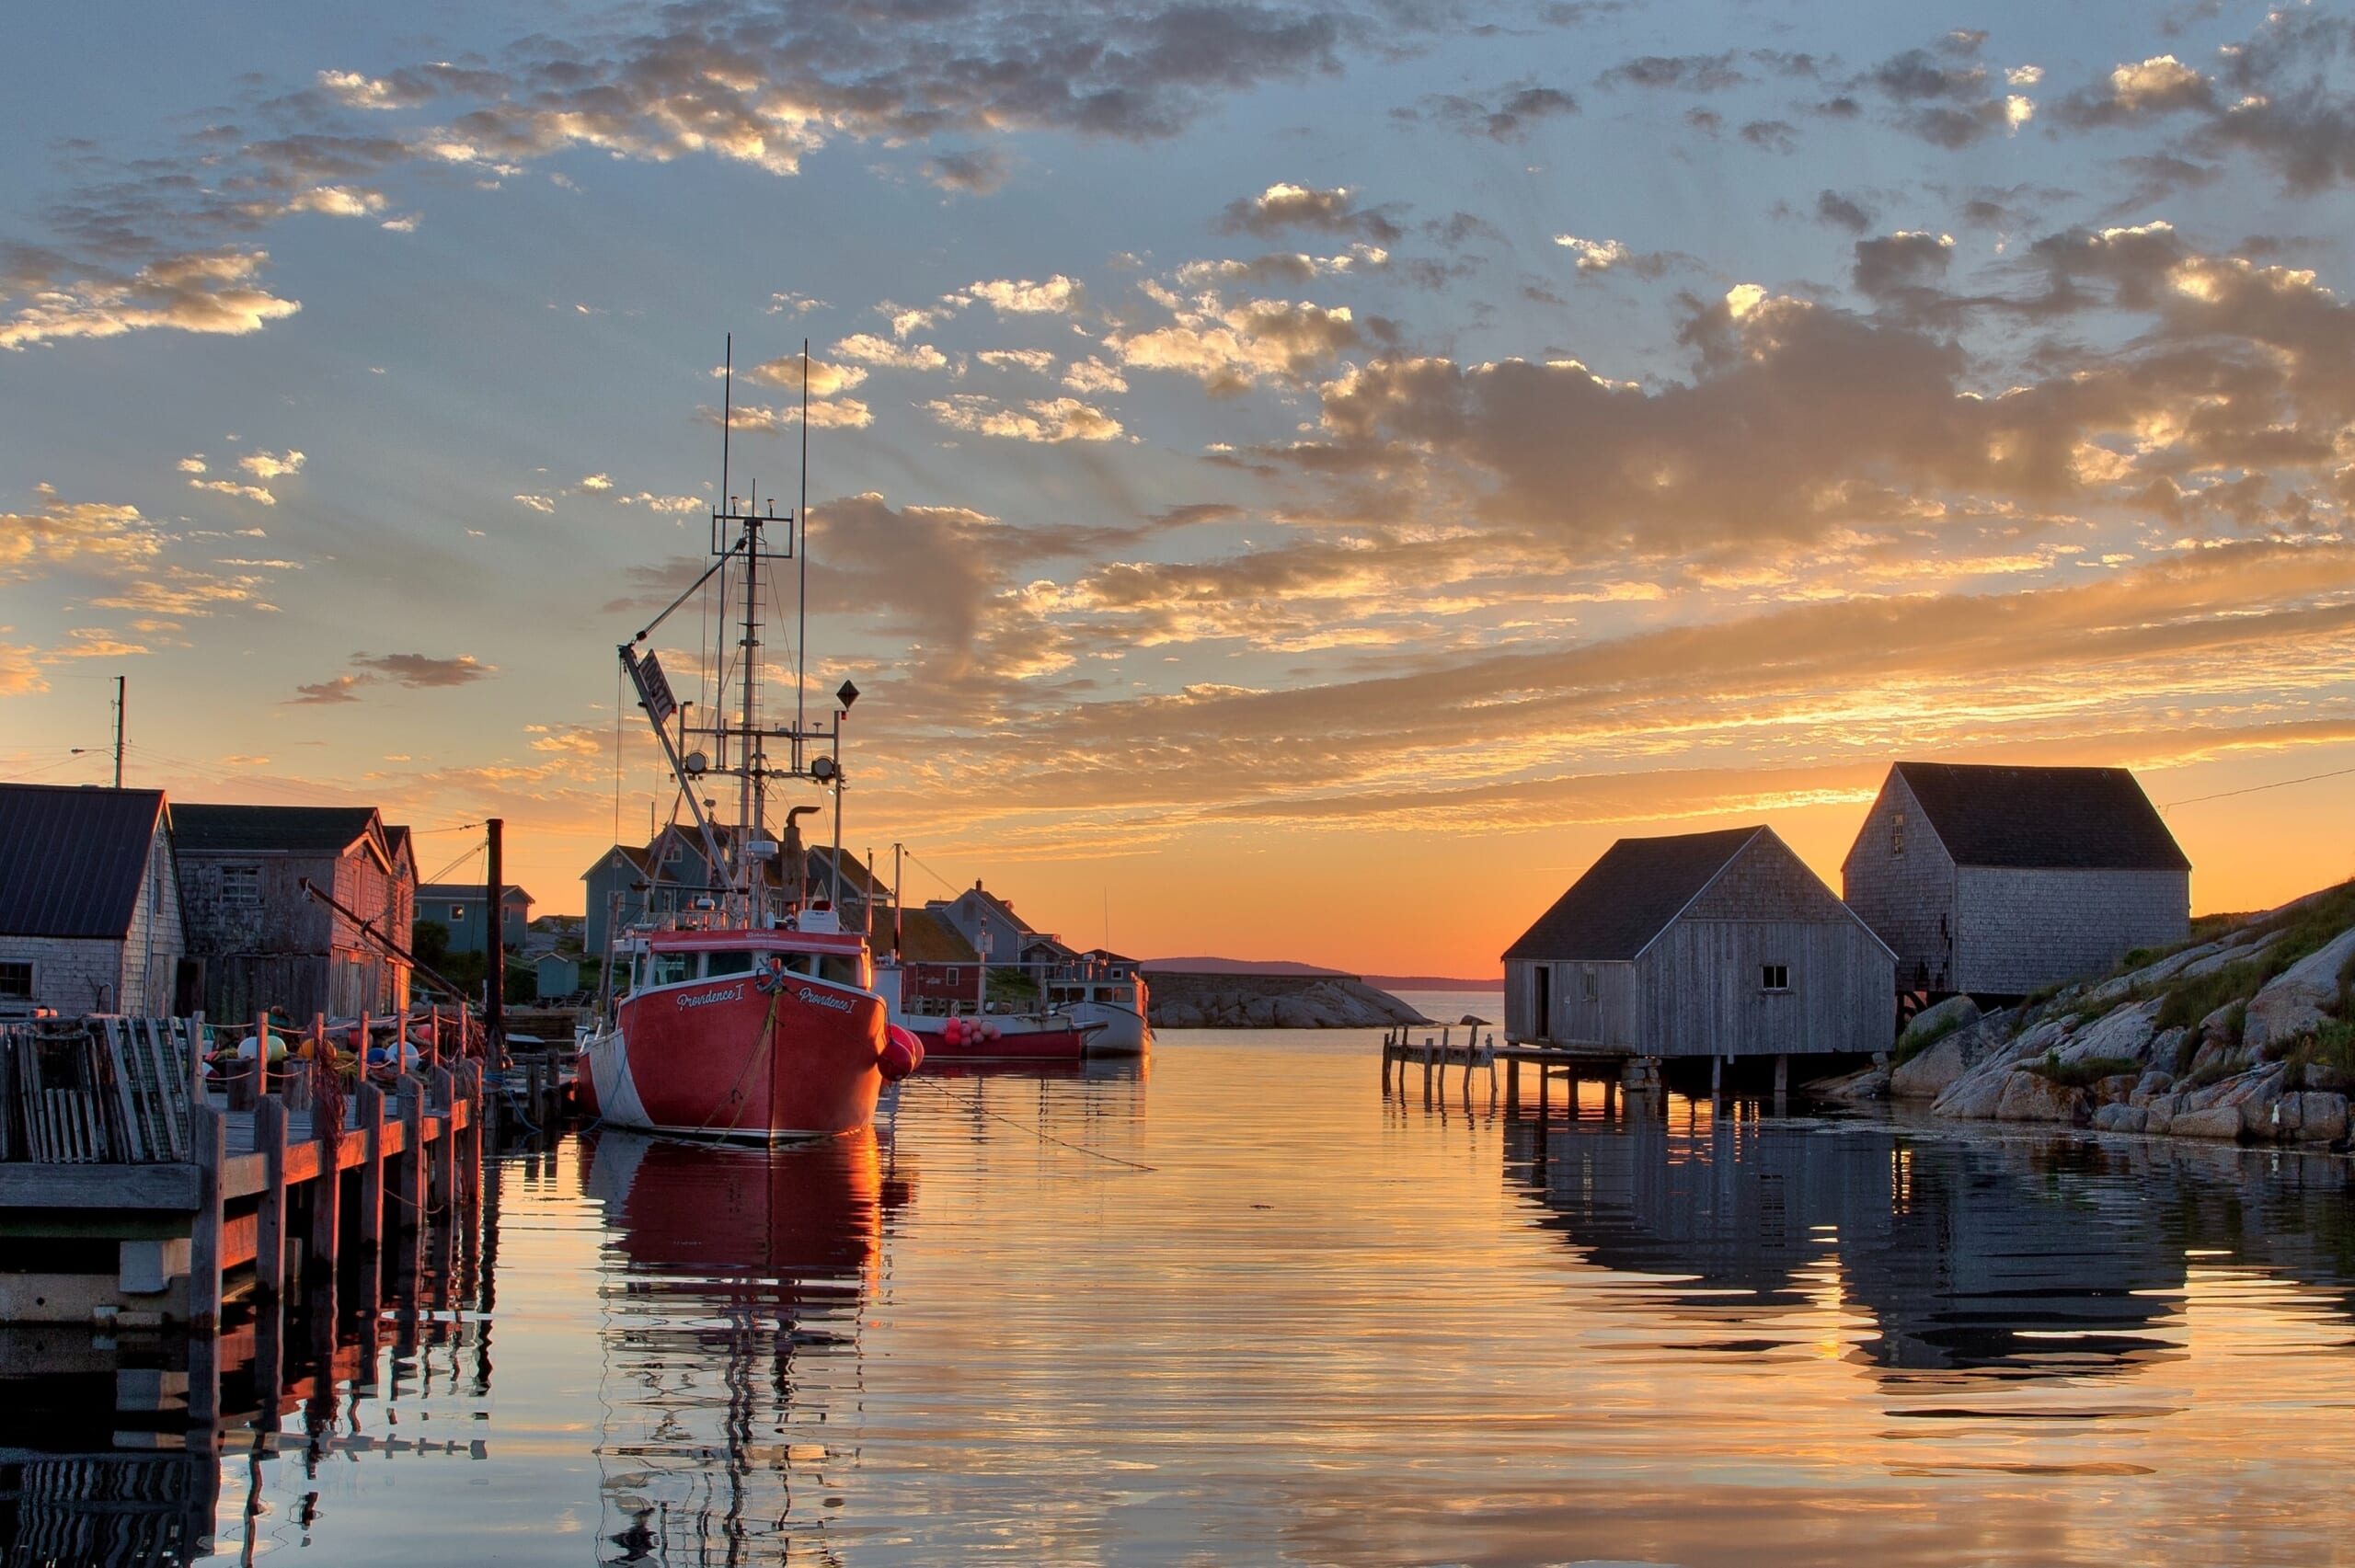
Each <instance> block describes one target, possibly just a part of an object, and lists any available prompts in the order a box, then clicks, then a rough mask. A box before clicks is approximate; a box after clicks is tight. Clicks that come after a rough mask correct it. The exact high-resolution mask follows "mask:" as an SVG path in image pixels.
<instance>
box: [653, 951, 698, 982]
mask: <svg viewBox="0 0 2355 1568" xmlns="http://www.w3.org/2000/svg"><path fill="white" fill-rule="evenodd" d="M694 966H695V955H694V954H692V953H657V954H656V955H654V978H653V979H651V980H650V981H649V982H648V983H649V984H651V985H658V986H670V985H676V984H678V983H679V982H680V981H681V980H684V979H691V978H692V977H693V974H694Z"/></svg>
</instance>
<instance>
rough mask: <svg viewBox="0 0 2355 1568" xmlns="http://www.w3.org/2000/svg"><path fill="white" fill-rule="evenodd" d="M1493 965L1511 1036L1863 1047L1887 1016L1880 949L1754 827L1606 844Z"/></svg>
mask: <svg viewBox="0 0 2355 1568" xmlns="http://www.w3.org/2000/svg"><path fill="white" fill-rule="evenodd" d="M1504 961H1505V1037H1506V1038H1507V1039H1508V1040H1511V1041H1512V1042H1513V1043H1515V1044H1519V1045H1530V1046H1552V1047H1562V1048H1566V1049H1569V1050H1575V1051H1580V1052H1591V1053H1592V1054H1594V1055H1597V1056H1627V1057H1651V1058H1660V1057H1711V1056H1715V1057H1737V1056H1752V1057H1755V1056H1786V1055H1792V1056H1795V1055H1800V1054H1808V1053H1823V1052H1855V1051H1879V1050H1886V1049H1888V1048H1889V1044H1890V1030H1891V1027H1892V1024H1893V1021H1894V1018H1895V1007H1894V996H1895V980H1894V970H1895V967H1896V961H1897V960H1896V956H1895V955H1893V954H1892V953H1891V952H1890V950H1889V948H1888V946H1887V945H1886V944H1883V943H1882V941H1881V939H1880V938H1879V937H1878V936H1876V935H1874V934H1873V933H1872V930H1871V928H1870V927H1868V926H1867V925H1866V924H1865V922H1864V921H1860V920H1858V919H1857V918H1856V916H1855V914H1854V913H1853V912H1852V911H1850V910H1849V909H1848V907H1847V906H1846V905H1845V904H1843V903H1842V902H1841V901H1840V900H1839V899H1838V898H1835V897H1833V895H1832V889H1831V888H1829V887H1825V886H1824V884H1823V881H1822V879H1821V878H1820V877H1818V876H1816V875H1815V873H1814V872H1812V871H1810V870H1809V869H1808V867H1807V864H1806V862H1804V861H1802V860H1800V859H1799V857H1798V855H1796V854H1794V853H1792V852H1791V849H1790V847H1789V846H1788V845H1786V844H1785V843H1784V842H1783V841H1782V840H1781V839H1779V838H1777V837H1775V830H1773V829H1771V828H1765V827H1758V828H1733V829H1729V830H1724V831H1720V832H1713V833H1681V834H1677V835H1674V836H1672V837H1668V838H1656V839H1622V840H1620V841H1618V842H1617V843H1615V844H1613V845H1612V846H1611V848H1610V849H1609V850H1608V851H1606V852H1605V853H1603V858H1602V859H1600V860H1598V861H1596V862H1595V863H1594V864H1593V865H1592V866H1591V867H1590V868H1589V869H1588V871H1587V873H1586V875H1585V876H1581V877H1580V878H1579V879H1578V881H1577V882H1576V883H1574V884H1572V886H1571V887H1570V889H1569V891H1568V892H1567V893H1564V894H1563V895H1562V896H1561V898H1559V899H1557V901H1556V902H1555V904H1554V907H1553V908H1552V909H1550V910H1546V911H1545V914H1544V915H1542V916H1540V917H1539V918H1538V921H1537V923H1536V924H1534V925H1533V926H1531V927H1530V928H1529V930H1528V931H1526V932H1525V933H1522V937H1521V939H1520V940H1519V941H1518V942H1515V943H1514V944H1512V945H1511V947H1509V948H1507V949H1506V950H1505V955H1504Z"/></svg>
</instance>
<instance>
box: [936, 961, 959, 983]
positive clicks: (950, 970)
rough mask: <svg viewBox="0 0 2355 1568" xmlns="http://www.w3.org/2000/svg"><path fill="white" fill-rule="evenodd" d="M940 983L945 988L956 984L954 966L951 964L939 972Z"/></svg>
mask: <svg viewBox="0 0 2355 1568" xmlns="http://www.w3.org/2000/svg"><path fill="white" fill-rule="evenodd" d="M940 983H941V984H942V985H945V986H953V985H955V984H956V983H957V966H956V965H954V964H951V965H949V966H948V967H947V968H945V969H943V970H941V971H940Z"/></svg>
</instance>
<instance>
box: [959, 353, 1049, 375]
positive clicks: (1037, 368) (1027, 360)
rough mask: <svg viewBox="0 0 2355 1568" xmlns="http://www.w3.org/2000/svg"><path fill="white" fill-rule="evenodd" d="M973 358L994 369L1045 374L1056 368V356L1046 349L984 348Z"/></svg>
mask: <svg viewBox="0 0 2355 1568" xmlns="http://www.w3.org/2000/svg"><path fill="white" fill-rule="evenodd" d="M973 358H975V359H976V360H979V361H981V362H982V363H983V364H985V365H987V366H989V367H990V369H992V370H994V371H1008V370H1023V371H1028V372H1031V373H1032V374H1033V375H1044V374H1045V373H1046V372H1049V371H1051V370H1053V369H1054V368H1055V356H1054V355H1053V354H1052V353H1051V352H1049V351H1048V350H1047V349H982V350H981V351H980V352H979V353H977V354H975V355H974V356H973Z"/></svg>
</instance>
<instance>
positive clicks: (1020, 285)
mask: <svg viewBox="0 0 2355 1568" xmlns="http://www.w3.org/2000/svg"><path fill="white" fill-rule="evenodd" d="M962 292H963V293H964V296H965V297H966V298H967V299H969V300H972V301H974V302H975V303H980V304H986V305H988V306H990V307H991V308H992V309H993V310H994V311H996V312H997V313H998V314H999V315H1073V314H1074V313H1075V312H1077V311H1078V309H1079V307H1080V304H1081V303H1082V302H1083V300H1084V298H1085V295H1086V292H1085V291H1084V290H1083V289H1081V287H1080V286H1079V284H1078V283H1076V282H1074V280H1071V279H1069V278H1066V277H1064V276H1063V274H1062V273H1060V272H1058V273H1056V274H1055V275H1054V276H1053V277H1051V278H1050V279H1048V280H1046V281H1045V282H1043V283H1034V282H1032V281H1031V280H1029V279H1028V278H1023V279H1019V280H1017V279H1012V278H996V279H991V280H985V281H982V282H978V283H971V284H968V285H967V286H966V287H965V289H964V290H963V291H962Z"/></svg>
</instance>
